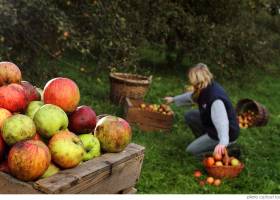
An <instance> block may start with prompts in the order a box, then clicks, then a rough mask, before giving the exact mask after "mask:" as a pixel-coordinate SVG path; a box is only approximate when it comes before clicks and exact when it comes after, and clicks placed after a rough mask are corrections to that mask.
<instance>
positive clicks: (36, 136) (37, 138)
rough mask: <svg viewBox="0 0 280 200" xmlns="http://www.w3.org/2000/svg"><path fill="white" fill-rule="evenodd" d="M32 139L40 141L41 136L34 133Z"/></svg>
mask: <svg viewBox="0 0 280 200" xmlns="http://www.w3.org/2000/svg"><path fill="white" fill-rule="evenodd" d="M32 140H41V141H42V138H41V136H40V134H39V133H36V134H35V135H34V136H33V138H32Z"/></svg>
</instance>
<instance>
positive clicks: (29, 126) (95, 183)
mask: <svg viewBox="0 0 280 200" xmlns="http://www.w3.org/2000/svg"><path fill="white" fill-rule="evenodd" d="M0 94H1V95H0V193H10V194H20V193H24V194H26V193H28V194H30V193H39V194H40V193H59V194H64V193H88V194H90V193H132V191H135V188H134V186H135V184H136V183H137V180H138V179H139V176H140V173H141V166H142V162H143V158H144V147H142V146H140V145H137V144H133V143H131V138H132V131H131V127H130V125H129V123H128V122H127V121H126V120H125V119H122V118H120V117H117V116H112V115H108V114H107V115H99V116H97V115H96V112H95V111H94V109H93V108H92V107H91V106H88V105H79V101H80V92H79V88H78V86H77V84H76V83H75V82H74V81H73V80H71V79H69V78H64V77H58V78H54V79H51V80H49V81H48V82H47V83H46V85H45V87H44V89H39V88H36V87H35V86H33V85H32V84H31V83H29V82H27V81H22V78H21V71H20V69H19V68H18V67H17V66H16V65H15V64H14V63H11V62H0Z"/></svg>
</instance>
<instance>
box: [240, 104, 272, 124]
mask: <svg viewBox="0 0 280 200" xmlns="http://www.w3.org/2000/svg"><path fill="white" fill-rule="evenodd" d="M248 110H250V111H253V112H255V113H256V114H257V115H256V118H255V120H254V122H253V125H254V126H264V125H266V124H267V122H268V119H269V112H268V110H267V109H266V108H265V107H264V106H263V105H262V104H260V103H259V102H257V101H255V100H252V99H241V100H239V101H238V103H237V105H236V112H237V114H238V115H239V114H241V113H243V112H246V111H248Z"/></svg>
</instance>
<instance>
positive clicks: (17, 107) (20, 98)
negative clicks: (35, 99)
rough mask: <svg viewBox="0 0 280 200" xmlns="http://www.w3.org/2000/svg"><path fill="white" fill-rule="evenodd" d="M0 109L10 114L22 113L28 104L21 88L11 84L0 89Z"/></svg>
mask: <svg viewBox="0 0 280 200" xmlns="http://www.w3.org/2000/svg"><path fill="white" fill-rule="evenodd" d="M0 94H1V95H0V107H1V108H5V109H7V110H9V111H11V112H21V111H23V110H24V109H25V108H26V106H27V103H28V100H27V98H26V94H25V90H24V88H23V86H21V85H19V84H16V83H12V84H10V85H6V86H2V87H0Z"/></svg>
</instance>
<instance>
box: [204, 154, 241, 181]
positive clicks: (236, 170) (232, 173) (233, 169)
mask: <svg viewBox="0 0 280 200" xmlns="http://www.w3.org/2000/svg"><path fill="white" fill-rule="evenodd" d="M206 159H207V158H204V160H203V165H204V167H205V169H206V171H207V173H208V175H209V176H213V177H215V178H233V177H236V176H238V175H239V174H240V172H241V171H242V170H243V168H244V164H243V163H242V162H240V163H239V165H236V166H232V165H230V157H229V156H228V152H227V150H225V155H224V158H223V161H224V165H222V166H217V165H211V166H208V165H207V163H206Z"/></svg>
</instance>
